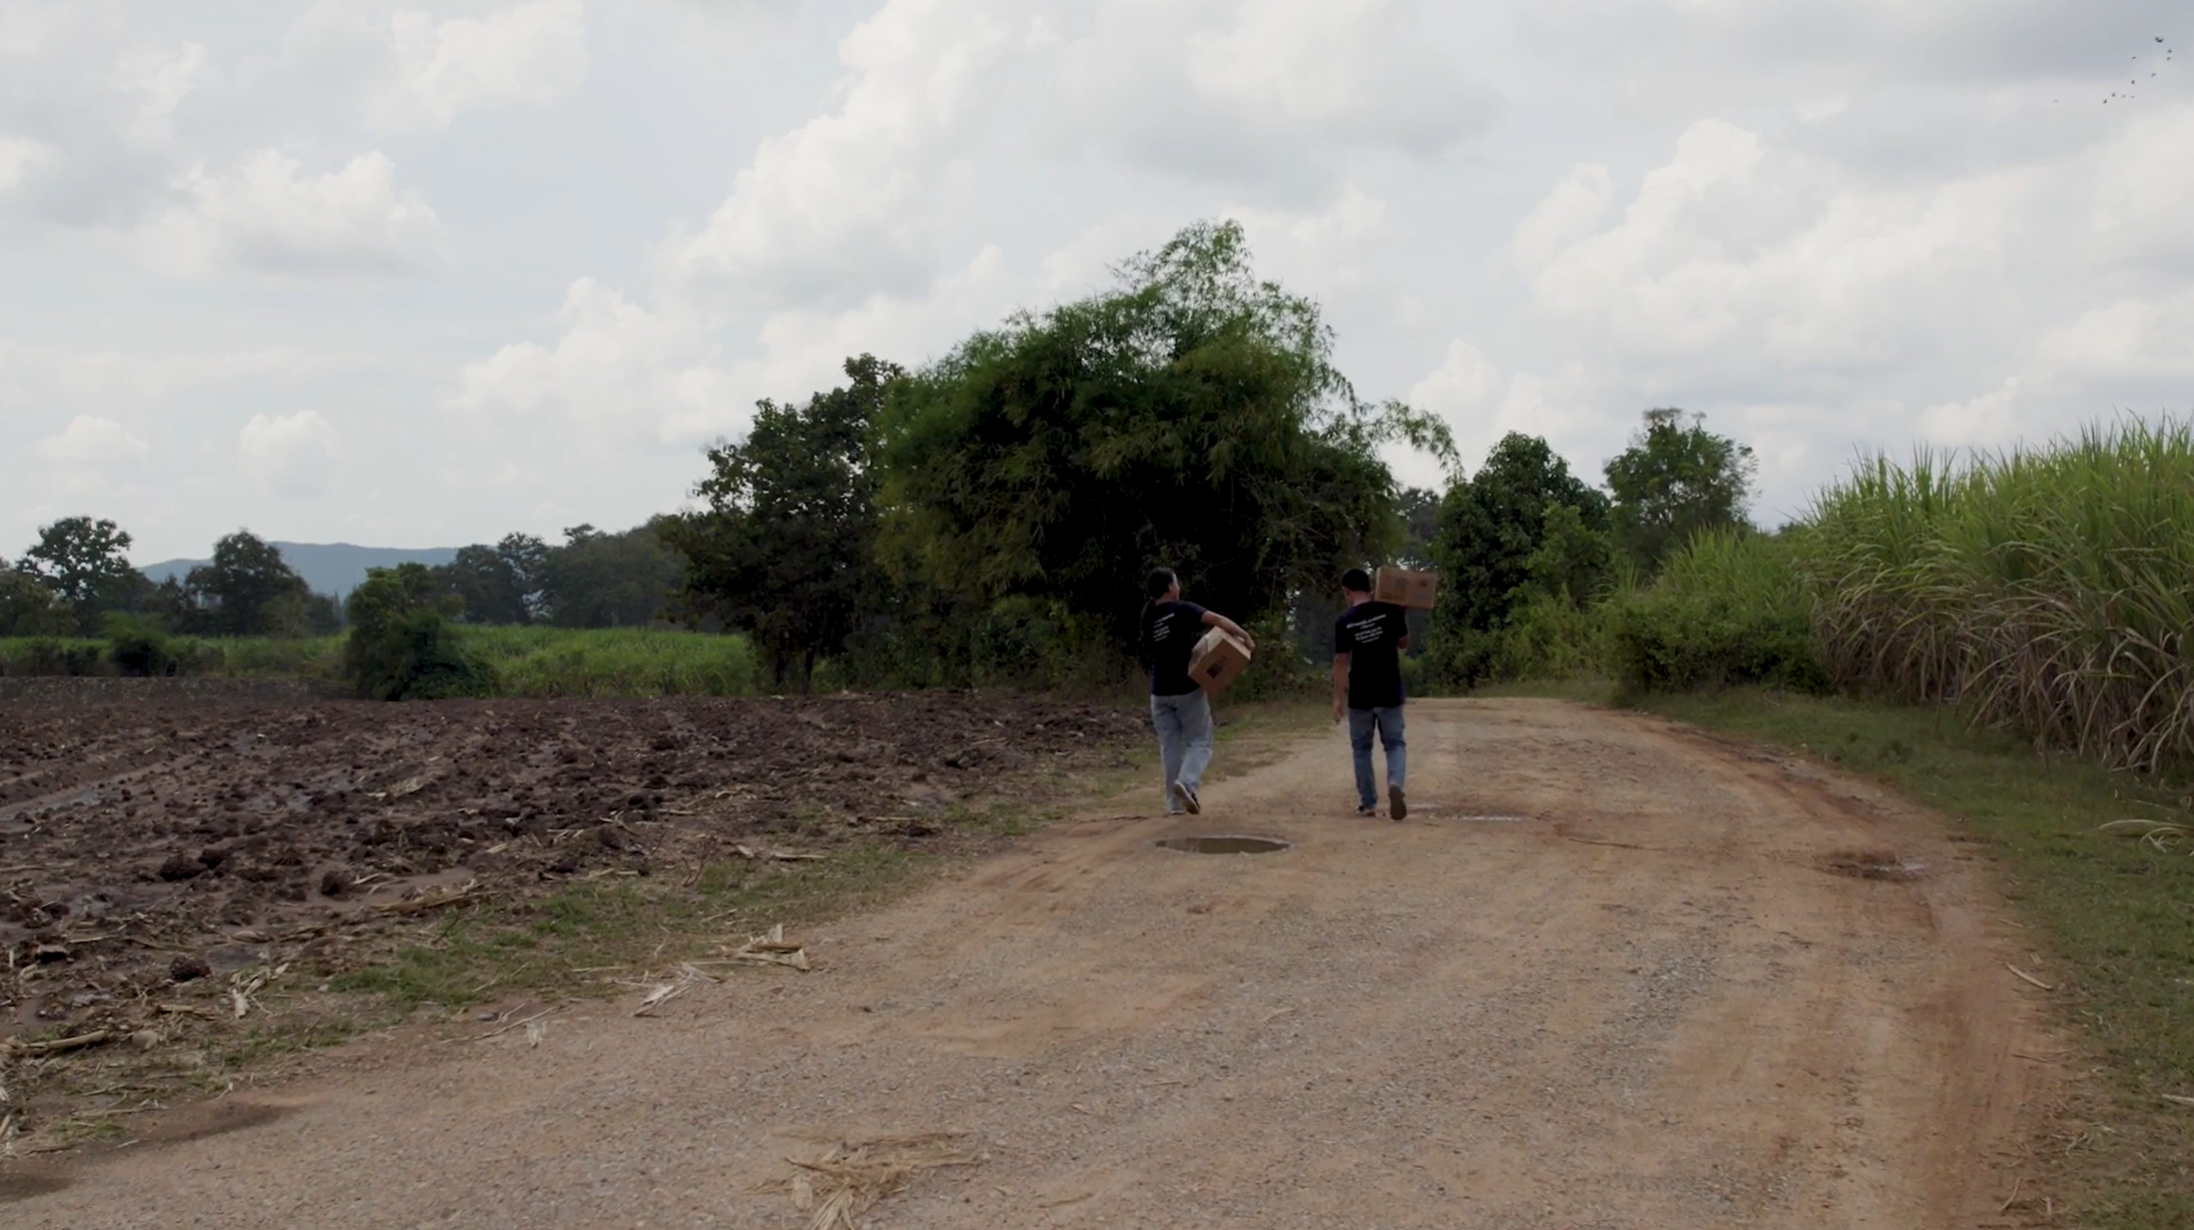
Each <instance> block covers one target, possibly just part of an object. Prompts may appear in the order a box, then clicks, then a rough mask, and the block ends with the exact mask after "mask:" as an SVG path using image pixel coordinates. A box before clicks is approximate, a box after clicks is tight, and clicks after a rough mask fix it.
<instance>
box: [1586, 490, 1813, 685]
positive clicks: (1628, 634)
mask: <svg viewBox="0 0 2194 1230" xmlns="http://www.w3.org/2000/svg"><path fill="white" fill-rule="evenodd" d="M1797 546H1798V540H1797V539H1796V538H1795V537H1793V536H1789V535H1784V536H1778V537H1767V536H1764V535H1760V534H1754V533H1750V532H1748V531H1737V530H1719V531H1708V532H1706V533H1702V534H1698V535H1695V536H1694V537H1693V538H1691V539H1690V540H1689V541H1688V542H1687V543H1686V544H1685V545H1684V546H1683V547H1681V548H1679V549H1678V550H1677V552H1676V553H1675V554H1674V555H1672V556H1670V557H1669V558H1668V560H1667V562H1666V564H1665V565H1664V567H1663V569H1662V572H1661V575H1660V577H1659V579H1658V580H1656V581H1655V582H1654V583H1653V584H1652V585H1651V586H1649V587H1646V588H1643V589H1639V590H1634V591H1632V592H1630V593H1628V594H1625V595H1622V596H1620V597H1618V598H1616V599H1615V600H1614V601H1613V603H1612V605H1611V609H1610V619H1611V625H1610V627H1609V640H1610V647H1611V653H1612V655H1613V658H1614V663H1615V667H1616V672H1617V678H1618V680H1619V681H1620V682H1621V683H1622V684H1624V685H1625V686H1627V687H1630V688H1634V689H1637V690H1639V691H1647V692H1656V691H1660V692H1667V691H1680V690H1684V689H1688V688H1702V687H1704V688H1714V687H1725V686H1728V685H1731V684H1741V683H1761V684H1767V685H1770V686H1775V687H1784V688H1790V689H1793V690H1796V691H1808V692H1818V691H1824V690H1826V688H1827V686H1828V672H1827V671H1826V670H1825V669H1824V668H1823V666H1822V665H1821V655H1820V651H1819V649H1818V647H1817V646H1816V644H1815V642H1814V639H1813V622H1812V599H1811V597H1810V594H1809V592H1808V589H1807V586H1806V585H1805V584H1804V582H1803V578H1802V576H1801V574H1800V571H1799V568H1798V558H1797Z"/></svg>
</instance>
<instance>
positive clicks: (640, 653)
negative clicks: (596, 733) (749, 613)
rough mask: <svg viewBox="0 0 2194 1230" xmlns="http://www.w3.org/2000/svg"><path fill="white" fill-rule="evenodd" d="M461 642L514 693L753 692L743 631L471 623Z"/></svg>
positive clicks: (751, 656)
mask: <svg viewBox="0 0 2194 1230" xmlns="http://www.w3.org/2000/svg"><path fill="white" fill-rule="evenodd" d="M458 631H459V634H460V635H459V641H460V643H461V644H462V645H463V646H464V647H465V648H466V649H467V650H469V651H471V652H472V653H474V654H477V655H479V656H480V657H481V658H482V659H483V660H485V661H486V662H487V663H488V664H489V665H491V666H493V667H494V668H495V673H496V676H497V678H498V679H499V680H500V681H501V682H500V690H501V692H502V694H503V695H506V696H593V697H618V696H628V697H629V696H752V695H754V694H755V693H756V691H757V690H758V689H757V687H756V680H757V678H758V672H757V669H756V663H755V656H754V647H753V646H752V645H751V644H749V643H748V641H747V639H746V638H745V637H743V636H735V635H732V636H719V635H711V634H707V633H701V632H677V631H665V630H658V629H650V628H591V629H572V628H519V627H465V628H460V629H458Z"/></svg>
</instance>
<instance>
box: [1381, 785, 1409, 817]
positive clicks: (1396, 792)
mask: <svg viewBox="0 0 2194 1230" xmlns="http://www.w3.org/2000/svg"><path fill="white" fill-rule="evenodd" d="M1386 805H1387V810H1388V811H1389V812H1392V813H1393V815H1394V818H1395V819H1396V820H1400V819H1402V818H1403V817H1405V816H1407V815H1409V800H1408V798H1406V797H1405V796H1404V795H1403V794H1402V788H1401V787H1400V786H1388V787H1387V788H1386Z"/></svg>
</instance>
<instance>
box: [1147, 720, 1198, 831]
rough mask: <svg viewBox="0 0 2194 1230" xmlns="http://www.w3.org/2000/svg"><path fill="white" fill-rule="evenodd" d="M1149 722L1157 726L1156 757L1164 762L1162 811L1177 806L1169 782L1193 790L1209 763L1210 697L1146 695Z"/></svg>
mask: <svg viewBox="0 0 2194 1230" xmlns="http://www.w3.org/2000/svg"><path fill="white" fill-rule="evenodd" d="M1150 724H1151V725H1152V726H1155V727H1157V728H1158V759H1159V760H1161V761H1163V762H1164V763H1165V771H1166V780H1165V792H1166V814H1168V815H1171V814H1173V813H1174V812H1177V811H1179V810H1181V805H1180V804H1179V803H1177V802H1175V801H1174V799H1173V783H1175V782H1179V783H1181V784H1182V785H1184V786H1187V787H1188V788H1189V789H1191V790H1194V789H1196V788H1197V787H1199V786H1201V785H1202V784H1203V781H1204V766H1205V765H1208V764H1210V763H1211V700H1210V698H1209V697H1206V696H1205V695H1204V694H1203V693H1202V692H1188V693H1184V694H1183V695H1180V696H1153V697H1151V698H1150Z"/></svg>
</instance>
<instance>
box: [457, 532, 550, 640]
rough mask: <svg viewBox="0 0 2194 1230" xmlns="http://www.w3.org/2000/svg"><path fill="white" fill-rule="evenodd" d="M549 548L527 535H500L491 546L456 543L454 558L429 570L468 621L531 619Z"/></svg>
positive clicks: (537, 609)
mask: <svg viewBox="0 0 2194 1230" xmlns="http://www.w3.org/2000/svg"><path fill="white" fill-rule="evenodd" d="M550 550H551V548H550V547H549V546H548V544H546V543H544V542H542V541H541V540H540V539H538V538H535V537H533V536H532V535H530V534H505V535H504V536H503V540H502V541H501V542H499V543H497V544H495V545H494V546H492V547H491V546H487V545H485V544H475V545H473V546H469V547H460V548H459V549H458V551H457V555H456V557H455V558H453V559H451V560H450V562H448V563H446V564H442V565H439V566H437V567H435V568H434V569H433V573H434V578H435V582H436V584H438V585H440V586H441V587H442V592H443V593H445V594H448V595H449V596H451V597H454V598H455V599H457V601H458V603H459V605H460V610H461V613H462V618H463V619H464V620H465V621H466V622H467V623H476V624H523V623H531V622H532V621H533V620H534V618H535V617H536V616H537V615H538V614H539V612H540V607H541V584H542V574H543V573H544V572H545V571H546V569H547V565H548V558H549V552H550Z"/></svg>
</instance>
